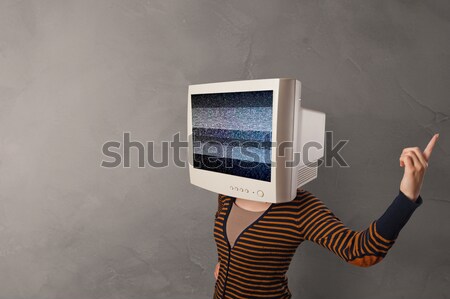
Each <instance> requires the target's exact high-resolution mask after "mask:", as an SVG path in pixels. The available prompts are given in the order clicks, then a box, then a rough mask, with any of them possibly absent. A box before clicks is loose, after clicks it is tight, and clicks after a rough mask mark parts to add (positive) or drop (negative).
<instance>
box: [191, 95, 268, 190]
mask: <svg viewBox="0 0 450 299" xmlns="http://www.w3.org/2000/svg"><path fill="white" fill-rule="evenodd" d="M191 104H192V107H191V108H192V141H193V143H192V146H193V151H192V152H193V155H194V157H193V167H194V168H198V169H203V170H208V171H214V172H220V173H224V174H229V175H234V176H240V177H245V178H251V179H256V180H261V181H267V182H270V181H271V168H270V167H271V150H272V146H271V145H272V107H273V90H258V91H246V92H224V93H208V94H192V95H191Z"/></svg>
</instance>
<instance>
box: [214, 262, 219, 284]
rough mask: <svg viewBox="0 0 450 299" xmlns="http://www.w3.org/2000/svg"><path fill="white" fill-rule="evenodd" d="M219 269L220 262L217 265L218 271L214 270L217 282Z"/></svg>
mask: <svg viewBox="0 0 450 299" xmlns="http://www.w3.org/2000/svg"><path fill="white" fill-rule="evenodd" d="M219 269H220V262H218V263H217V265H216V269H215V270H214V276H215V277H216V280H217V277H219Z"/></svg>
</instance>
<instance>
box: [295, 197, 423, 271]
mask: <svg viewBox="0 0 450 299" xmlns="http://www.w3.org/2000/svg"><path fill="white" fill-rule="evenodd" d="M298 196H300V197H301V198H300V203H299V206H300V212H299V216H300V217H299V222H298V228H299V231H300V233H301V235H302V237H303V238H304V239H305V240H309V241H312V242H314V243H316V244H319V245H321V246H322V247H324V248H326V249H328V250H330V251H331V252H333V253H335V254H336V255H337V256H339V257H340V258H342V259H343V260H345V261H346V262H348V263H350V264H353V265H355V266H359V267H369V266H373V265H375V264H377V263H378V262H380V261H381V260H382V259H383V258H384V257H385V256H386V254H387V252H388V250H389V249H390V248H391V247H392V246H393V245H394V243H395V240H396V238H397V236H398V234H399V232H400V230H401V229H402V228H403V226H404V225H405V224H406V222H407V221H408V219H409V218H410V216H411V215H412V213H413V212H414V210H415V209H416V208H417V207H418V206H420V205H421V204H422V198H421V197H420V195H419V197H418V198H417V200H416V201H415V202H413V201H411V200H410V199H408V198H407V197H406V196H405V195H404V194H403V192H401V191H400V190H399V194H398V196H397V197H396V198H395V199H394V201H393V202H392V204H391V205H390V206H389V207H388V209H387V210H386V211H385V213H384V214H383V215H382V216H381V217H380V218H379V219H378V220H375V221H372V222H371V223H370V225H369V227H368V228H366V229H365V230H361V231H356V230H352V229H350V228H349V227H347V226H346V225H345V224H344V223H343V222H342V221H341V220H340V219H339V218H338V217H336V215H335V214H334V213H333V212H332V211H331V210H330V209H329V208H328V207H327V206H326V205H325V204H324V203H323V202H322V201H321V200H320V199H318V198H317V197H315V196H314V195H313V194H311V193H310V192H309V191H305V190H302V192H301V193H299V195H298Z"/></svg>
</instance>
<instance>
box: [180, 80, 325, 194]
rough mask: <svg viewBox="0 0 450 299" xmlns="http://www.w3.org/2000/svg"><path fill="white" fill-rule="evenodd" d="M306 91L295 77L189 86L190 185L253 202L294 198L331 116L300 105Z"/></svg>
mask: <svg viewBox="0 0 450 299" xmlns="http://www.w3.org/2000/svg"><path fill="white" fill-rule="evenodd" d="M300 91H301V83H300V81H298V80H296V79H291V78H275V79H256V80H241V81H228V82H215V83H203V84H193V85H189V91H188V117H187V120H188V121H187V122H188V126H187V128H188V132H187V133H188V140H189V145H188V158H189V175H190V181H191V183H192V184H194V185H196V186H198V187H201V188H204V189H207V190H210V191H213V192H217V193H221V194H226V195H229V196H233V197H240V198H244V199H249V200H256V201H265V202H273V203H278V202H286V201H290V200H292V199H294V198H295V196H296V191H297V188H299V187H301V186H302V185H304V184H306V183H308V182H310V181H311V180H313V179H315V178H317V168H318V159H320V158H321V157H323V153H324V135H325V114H324V113H322V112H319V111H314V110H311V109H305V108H303V107H301V98H300ZM305 145H308V146H305ZM306 150H307V151H306ZM303 151H305V152H304V153H303Z"/></svg>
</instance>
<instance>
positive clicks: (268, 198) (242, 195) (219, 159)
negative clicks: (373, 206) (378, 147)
mask: <svg viewBox="0 0 450 299" xmlns="http://www.w3.org/2000/svg"><path fill="white" fill-rule="evenodd" d="M300 88H301V85H300V82H299V81H298V80H295V79H280V78H278V79H263V80H246V81H234V82H221V83H208V84H199V85H192V86H189V97H188V136H190V138H191V140H190V142H191V144H190V145H189V156H190V157H191V158H192V159H193V161H192V163H190V165H189V172H190V180H191V183H192V184H194V185H197V186H200V187H202V188H205V189H207V190H210V191H214V192H216V193H218V208H217V211H216V212H215V218H214V230H213V235H214V239H215V243H216V247H217V252H218V262H217V264H216V267H215V271H214V277H215V279H216V281H215V288H214V298H265V299H270V298H291V296H292V295H291V292H290V290H289V287H288V278H287V276H286V272H287V270H288V268H289V265H290V263H291V261H292V259H293V256H294V253H295V252H296V250H297V248H298V246H299V245H300V244H301V243H302V242H305V241H311V242H313V243H316V244H318V245H320V246H322V247H324V248H326V249H327V250H329V251H330V252H332V253H333V254H335V255H336V256H337V257H339V258H341V259H342V260H343V261H345V262H347V263H350V264H352V265H355V266H358V267H371V266H374V265H376V264H378V263H379V262H381V261H382V260H383V259H384V258H385V257H386V255H387V253H388V251H389V250H390V249H391V248H392V246H393V245H394V243H395V242H396V239H397V237H398V235H399V233H400V231H401V229H402V228H403V227H404V226H405V224H406V223H407V222H408V220H409V219H410V217H411V215H412V214H413V212H414V211H415V209H416V208H417V207H419V206H420V205H421V204H422V202H423V200H422V197H421V195H420V191H421V187H422V182H423V179H424V174H425V171H426V169H427V168H428V164H429V160H430V156H431V153H432V151H433V148H434V146H435V144H436V142H437V139H438V136H439V134H435V135H434V136H433V137H432V138H431V140H430V141H429V143H428V145H427V146H426V148H425V149H424V151H423V152H422V151H421V149H419V148H418V147H408V148H405V149H403V152H402V153H401V155H400V158H399V163H400V167H403V168H404V174H403V178H402V179H401V182H400V188H399V192H398V194H397V195H396V197H395V198H394V200H393V201H392V203H391V204H390V205H389V206H388V208H387V209H386V210H385V212H384V213H383V214H382V215H381V216H380V217H379V218H378V219H376V220H373V221H371V222H370V223H369V225H368V226H367V228H366V229H364V230H360V231H357V230H353V229H351V228H349V227H347V226H346V225H345V224H344V223H343V222H342V221H341V220H340V219H339V218H338V217H337V216H336V215H335V214H334V213H333V211H331V210H330V209H329V208H328V207H327V205H326V204H325V203H324V202H323V201H322V200H320V199H319V198H317V197H316V196H314V194H313V193H311V192H309V191H308V190H306V189H304V188H303V187H302V186H303V185H305V184H306V183H307V182H309V181H311V180H313V179H315V178H316V177H317V167H318V165H317V160H318V159H319V158H320V157H322V156H323V148H322V149H321V150H320V149H318V150H316V151H315V152H314V151H313V152H312V153H311V155H310V158H311V159H309V160H307V161H306V162H304V161H303V160H302V161H301V162H300V163H298V164H296V165H295V166H294V167H292V166H291V167H287V166H286V164H284V162H286V161H287V160H292V158H293V153H295V152H298V151H299V149H300V148H301V149H303V146H304V145H305V144H306V143H307V142H311V141H312V142H315V143H318V144H323V139H324V131H325V126H324V122H325V118H324V114H323V113H320V112H317V111H312V110H308V109H304V108H302V107H301V105H300V102H301V101H300V100H299V96H300ZM235 141H239V142H237V143H235ZM242 141H244V142H242ZM247 141H250V144H247V143H246V142H247ZM195 142H198V143H199V145H200V147H195V146H194V143H195ZM271 142H275V144H276V145H277V147H276V149H277V151H276V152H275V151H272V144H271ZM282 142H292V145H293V149H292V150H291V151H290V150H289V149H288V150H286V153H287V155H286V156H282V155H277V153H278V152H279V150H280V148H281V146H280V144H282ZM252 143H253V144H252ZM254 143H256V144H257V145H258V146H255V145H254ZM249 153H250V154H249ZM252 154H253V155H252ZM266 157H269V158H272V159H262V158H266ZM286 157H287V159H286ZM252 158H256V159H257V161H256V160H255V159H252ZM272 160H274V161H275V163H273V162H272ZM236 161H238V162H239V163H234V162H236ZM230 162H231V163H230ZM230 165H231V166H230Z"/></svg>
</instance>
